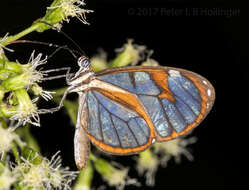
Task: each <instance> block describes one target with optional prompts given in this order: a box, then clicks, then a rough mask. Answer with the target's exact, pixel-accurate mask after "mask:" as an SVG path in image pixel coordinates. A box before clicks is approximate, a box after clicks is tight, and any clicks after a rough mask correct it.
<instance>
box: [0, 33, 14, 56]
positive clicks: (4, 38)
mask: <svg viewBox="0 0 249 190" xmlns="http://www.w3.org/2000/svg"><path fill="white" fill-rule="evenodd" d="M8 35H9V33H7V34H5V35H4V37H3V38H1V39H0V59H1V58H2V55H3V54H4V52H3V49H6V50H8V51H10V52H13V51H14V50H12V49H10V48H7V47H5V46H3V45H2V44H1V43H2V42H4V41H5V40H7V39H8Z"/></svg>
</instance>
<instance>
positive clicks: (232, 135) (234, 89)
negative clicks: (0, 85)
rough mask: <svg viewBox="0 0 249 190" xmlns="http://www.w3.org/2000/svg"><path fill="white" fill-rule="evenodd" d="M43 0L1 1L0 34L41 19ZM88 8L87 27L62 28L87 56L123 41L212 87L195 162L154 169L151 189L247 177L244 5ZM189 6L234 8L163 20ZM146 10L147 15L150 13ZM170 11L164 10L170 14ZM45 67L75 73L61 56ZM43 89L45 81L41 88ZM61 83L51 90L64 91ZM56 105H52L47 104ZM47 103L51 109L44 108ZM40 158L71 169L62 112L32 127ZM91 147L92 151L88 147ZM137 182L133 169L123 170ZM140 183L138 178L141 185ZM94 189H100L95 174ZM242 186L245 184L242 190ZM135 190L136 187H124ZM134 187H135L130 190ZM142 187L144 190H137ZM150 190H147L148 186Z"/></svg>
mask: <svg viewBox="0 0 249 190" xmlns="http://www.w3.org/2000/svg"><path fill="white" fill-rule="evenodd" d="M49 3H50V1H44V0H42V1H41V0H40V1H38V0H36V1H27V0H8V1H4V2H1V4H0V10H1V11H0V36H3V35H4V34H5V33H7V32H10V34H15V33H17V32H19V31H21V30H23V29H25V28H26V27H28V26H29V25H30V24H31V23H32V22H33V21H34V20H36V19H38V18H39V17H42V16H43V14H44V12H45V10H46V7H47V6H49ZM86 3H87V7H88V8H89V9H93V10H94V11H95V13H92V14H89V15H87V18H88V21H89V22H90V23H91V25H90V26H87V25H83V24H82V23H80V22H79V21H78V20H77V19H72V20H71V22H70V23H69V24H66V23H64V25H63V31H64V32H66V33H67V34H68V35H70V36H71V37H72V38H73V40H75V41H76V42H77V43H78V44H79V45H80V47H81V48H82V49H83V50H84V51H85V52H86V53H87V54H88V55H89V56H92V55H94V54H96V53H97V49H98V48H99V47H102V48H103V49H104V50H106V51H107V53H108V55H110V58H112V57H113V56H114V55H115V54H114V53H113V50H114V49H115V48H119V47H121V46H122V44H124V43H125V42H126V39H127V38H133V39H135V43H137V44H144V45H147V46H148V47H149V48H150V49H153V50H154V54H153V58H154V59H156V60H157V61H158V62H159V63H160V64H161V65H164V66H172V67H179V68H184V69H188V70H191V71H194V72H196V73H199V74H201V75H202V76H204V77H206V78H207V79H208V80H209V81H210V82H211V83H212V84H213V86H214V87H215V89H216V102H215V105H214V107H213V109H212V111H211V112H210V114H209V116H208V117H207V118H206V119H205V120H204V121H203V122H202V124H201V125H200V126H199V127H198V128H197V129H196V130H195V131H194V132H193V134H192V135H193V136H197V137H198V142H197V143H196V144H194V145H192V146H191V149H192V152H193V155H194V157H195V161H194V162H189V161H187V159H186V158H183V159H182V163H181V164H179V165H177V164H175V163H174V162H173V161H172V162H170V163H169V165H168V167H167V168H160V169H159V171H158V172H157V175H156V186H155V187H154V188H153V189H192V190H194V189H219V190H220V189H227V188H228V187H230V188H231V187H234V188H236V189H238V188H239V189H240V187H242V185H246V186H248V184H247V181H248V178H249V174H248V172H249V170H248V169H249V168H248V161H249V156H248V150H249V149H248V144H249V143H248V139H249V134H248V133H249V129H248V128H249V123H248V117H249V113H248V110H249V109H248V98H249V95H248V86H249V83H248V48H247V45H248V9H247V8H248V4H247V1H242V0H241V1H236V2H235V1H227V0H217V1H210V0H209V1H194V0H193V1H190V0H185V1H184V0H175V1H174V0H168V1H167V0H165V1H158V0H154V1H153V0H150V1H145V0H144V1H142V0H141V1H139V0H137V1H135V0H133V1H131V0H130V1H128V0H127V1H125V0H122V1H121V0H119V1H114V0H109V1H107V0H91V1H90V0H88V1H86ZM171 8H173V9H174V10H185V9H186V8H188V10H189V11H191V10H193V9H192V8H199V9H198V10H199V11H200V10H201V8H207V9H211V8H220V9H223V10H229V9H232V10H233V11H239V13H238V14H235V12H234V15H232V16H231V17H227V16H224V15H223V16H222V15H217V14H216V15H213V16H211V15H200V14H199V15H192V16H188V15H187V14H186V13H184V12H183V13H181V14H180V15H178V16H177V15H172V14H171V15H167V14H166V13H165V12H164V10H171ZM150 11H152V12H150ZM169 14H170V13H169ZM24 39H32V40H37V41H44V42H52V43H55V44H60V45H65V44H67V45H69V46H71V47H72V48H74V49H75V47H74V46H73V44H72V43H71V42H69V41H68V40H67V39H66V38H65V37H63V36H62V35H61V34H58V33H57V32H55V31H47V32H44V33H42V34H39V33H32V34H30V35H28V36H26V37H25V38H24ZM11 47H12V48H14V49H15V53H14V54H10V53H8V55H9V58H10V59H13V60H15V59H18V60H19V61H20V62H24V63H25V62H26V61H27V60H28V58H29V56H30V54H31V52H32V50H33V49H36V50H37V51H38V52H43V53H44V54H50V53H52V52H53V51H54V49H53V48H51V50H50V48H48V47H40V46H34V45H30V44H29V45H27V44H18V45H15V46H11ZM50 63H51V64H52V68H55V67H61V66H65V65H67V66H71V67H73V68H74V69H76V70H77V64H76V62H75V60H74V58H73V57H72V56H71V55H70V54H69V53H68V52H63V51H62V52H61V53H58V54H57V55H56V56H54V57H53V58H51V60H50ZM47 85H49V84H47ZM64 85H65V83H64V80H63V79H61V80H59V81H56V82H54V83H53V84H52V85H50V87H62V86H64ZM51 105H52V106H55V105H54V104H51ZM51 105H50V106H51ZM33 128H34V129H33V132H34V134H35V136H36V137H37V139H38V140H39V142H40V144H41V148H42V151H43V154H44V155H47V156H51V155H52V154H53V153H55V152H56V151H57V150H61V151H62V152H61V155H62V157H63V164H64V165H69V166H71V168H74V169H76V168H75V166H74V161H73V148H72V147H73V133H74V129H73V127H72V125H71V124H70V121H69V118H68V116H67V114H66V113H65V110H61V111H59V112H58V113H55V114H53V115H46V116H42V127H41V128H35V127H33ZM93 149H95V148H93ZM107 159H108V160H116V161H119V162H121V163H123V164H124V165H126V166H130V167H131V168H133V167H134V161H133V160H132V159H131V158H130V157H121V158H120V157H118V158H117V157H110V158H107ZM129 174H130V176H132V177H136V176H137V175H136V170H135V169H131V170H130V173H129ZM143 179H144V178H140V179H139V180H140V181H143ZM93 183H94V186H95V187H98V186H100V185H101V184H102V182H101V181H100V177H99V176H97V178H95V179H94V182H93ZM246 186H245V187H246ZM126 188H127V189H135V188H136V187H132V186H129V187H126ZM136 189H137V188H136ZM141 189H146V188H145V187H141ZM148 189H150V188H148Z"/></svg>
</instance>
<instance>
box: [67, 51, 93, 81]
mask: <svg viewBox="0 0 249 190" xmlns="http://www.w3.org/2000/svg"><path fill="white" fill-rule="evenodd" d="M78 65H79V67H80V69H79V70H78V71H77V72H76V73H75V74H74V75H73V76H72V77H70V78H68V79H67V84H68V85H77V84H80V83H86V82H87V81H89V79H91V78H92V76H93V75H94V72H93V70H92V67H91V62H90V60H89V59H88V58H87V57H86V56H81V57H80V58H79V59H78Z"/></svg>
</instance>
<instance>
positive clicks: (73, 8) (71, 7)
mask: <svg viewBox="0 0 249 190" xmlns="http://www.w3.org/2000/svg"><path fill="white" fill-rule="evenodd" d="M85 5H86V4H85V2H84V0H61V1H60V5H57V6H52V7H48V9H57V8H61V9H62V17H63V20H64V21H66V22H69V17H76V18H78V19H79V20H80V21H81V22H82V23H84V24H89V23H88V22H87V21H86V14H87V13H91V12H93V11H92V10H87V9H83V8H82V7H83V6H85Z"/></svg>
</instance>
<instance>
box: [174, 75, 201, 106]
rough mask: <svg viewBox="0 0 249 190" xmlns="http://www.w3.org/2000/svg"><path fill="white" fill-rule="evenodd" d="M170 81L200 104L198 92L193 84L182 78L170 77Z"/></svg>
mask: <svg viewBox="0 0 249 190" xmlns="http://www.w3.org/2000/svg"><path fill="white" fill-rule="evenodd" d="M170 78H171V79H173V80H175V81H176V82H177V83H178V84H179V85H181V86H182V88H184V90H186V91H187V92H188V93H189V94H190V95H191V96H193V98H194V99H195V100H197V102H199V103H200V102H201V101H202V100H201V96H200V92H199V90H198V89H197V88H196V87H195V85H194V83H193V82H192V81H190V80H189V79H187V78H186V77H184V76H170Z"/></svg>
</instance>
